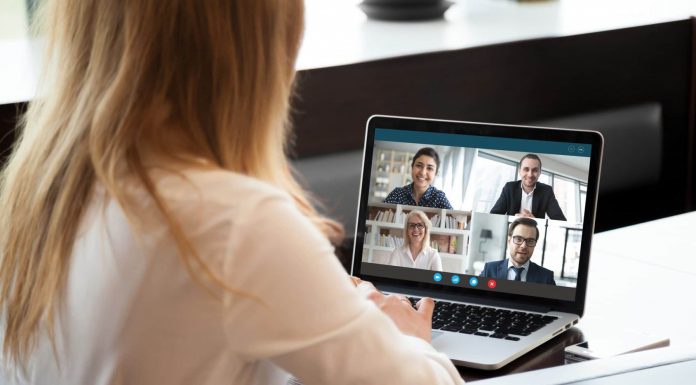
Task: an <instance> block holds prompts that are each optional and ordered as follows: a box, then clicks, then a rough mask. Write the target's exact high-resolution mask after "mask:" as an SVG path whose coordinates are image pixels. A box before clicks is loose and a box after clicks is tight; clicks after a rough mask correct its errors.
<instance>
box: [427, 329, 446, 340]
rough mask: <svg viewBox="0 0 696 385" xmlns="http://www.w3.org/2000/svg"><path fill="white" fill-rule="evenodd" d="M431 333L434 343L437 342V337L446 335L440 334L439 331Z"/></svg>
mask: <svg viewBox="0 0 696 385" xmlns="http://www.w3.org/2000/svg"><path fill="white" fill-rule="evenodd" d="M430 333H431V338H432V341H435V338H437V337H439V336H441V335H443V334H445V333H444V332H439V331H437V330H433V331H431V332H430Z"/></svg>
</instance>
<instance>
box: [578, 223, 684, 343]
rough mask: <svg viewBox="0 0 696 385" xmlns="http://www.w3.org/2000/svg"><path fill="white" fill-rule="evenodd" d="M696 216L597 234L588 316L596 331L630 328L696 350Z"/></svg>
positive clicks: (589, 329) (586, 328)
mask: <svg viewBox="0 0 696 385" xmlns="http://www.w3.org/2000/svg"><path fill="white" fill-rule="evenodd" d="M694 229H696V212H691V213H687V214H682V215H678V216H674V217H669V218H664V219H660V220H656V221H652V222H647V223H642V224H638V225H634V226H629V227H625V228H621V229H617V230H612V231H607V232H604V233H600V234H597V235H596V236H595V237H594V241H593V245H592V256H591V258H590V275H589V282H588V291H587V302H586V307H585V316H584V317H583V318H582V319H581V321H580V323H579V324H578V326H579V327H580V329H582V331H583V334H587V336H588V339H589V340H590V341H591V338H592V335H593V333H600V332H603V331H606V330H617V332H620V331H621V330H624V329H626V328H634V329H637V330H643V331H648V332H652V333H659V334H662V335H666V336H668V337H670V338H671V342H672V346H675V347H679V346H686V345H694V346H696V328H695V327H694V326H693V325H694V319H696V300H694V298H693V293H694V292H696V236H695V235H694V234H695V232H694Z"/></svg>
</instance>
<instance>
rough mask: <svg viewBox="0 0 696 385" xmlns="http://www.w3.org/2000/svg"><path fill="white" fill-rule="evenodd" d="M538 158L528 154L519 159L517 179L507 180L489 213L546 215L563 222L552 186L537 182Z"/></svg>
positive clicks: (563, 217)
mask: <svg viewBox="0 0 696 385" xmlns="http://www.w3.org/2000/svg"><path fill="white" fill-rule="evenodd" d="M539 175H541V159H540V158H539V156H537V155H535V154H527V155H525V156H524V157H522V160H520V180H518V181H514V182H508V183H506V184H505V186H504V187H503V191H502V192H501V193H500V197H499V198H498V200H497V201H496V202H495V204H494V205H493V208H492V209H491V214H507V215H517V216H522V217H527V218H545V217H546V215H547V214H548V216H549V218H551V219H557V220H561V221H565V220H566V217H565V215H563V211H562V210H561V207H560V206H559V205H558V201H557V200H556V195H555V194H554V193H553V188H552V187H551V186H549V185H547V184H544V183H541V182H538V180H539Z"/></svg>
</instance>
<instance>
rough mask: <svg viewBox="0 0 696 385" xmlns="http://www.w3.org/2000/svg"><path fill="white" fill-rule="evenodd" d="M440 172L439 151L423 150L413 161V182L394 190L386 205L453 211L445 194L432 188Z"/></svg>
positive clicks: (385, 200)
mask: <svg viewBox="0 0 696 385" xmlns="http://www.w3.org/2000/svg"><path fill="white" fill-rule="evenodd" d="M438 171H440V156H439V155H438V154H437V151H435V150H434V149H433V148H430V147H423V148H421V149H420V150H418V151H417V152H416V155H414V156H413V161H411V177H412V179H413V182H412V183H411V184H407V185H406V186H404V187H397V188H395V189H394V190H392V191H391V192H390V193H389V195H387V197H386V198H385V199H384V203H396V204H402V205H411V206H421V207H436V208H439V209H452V205H451V204H450V202H449V201H448V200H447V196H445V193H444V192H443V191H440V190H438V189H436V188H435V187H433V186H432V183H433V181H434V180H435V176H437V173H438Z"/></svg>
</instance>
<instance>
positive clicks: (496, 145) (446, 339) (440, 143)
mask: <svg viewBox="0 0 696 385" xmlns="http://www.w3.org/2000/svg"><path fill="white" fill-rule="evenodd" d="M602 148H603V138H602V136H601V134H599V133H598V132H594V131H584V130H568V129H559V128H541V127H527V126H516V125H504V124H490V123H477V122H460V121H448V120H435V119H422V118H411V117H397V116H381V115H375V116H372V117H370V119H369V120H368V122H367V130H366V135H365V150H364V158H363V166H362V177H361V189H360V195H359V205H358V220H357V223H356V234H355V243H354V253H353V260H352V274H353V275H355V276H357V277H359V278H361V279H363V280H368V281H370V282H372V283H373V284H374V285H375V286H376V287H377V288H378V289H380V290H381V291H383V292H387V293H398V294H403V295H406V296H408V297H409V298H412V301H413V302H414V303H415V302H416V301H417V300H418V298H421V297H425V296H427V297H431V298H433V299H435V301H436V305H435V312H434V314H433V331H432V337H433V339H432V344H433V346H434V347H435V348H436V349H437V350H438V351H440V352H443V353H445V354H446V355H447V356H448V357H450V359H451V360H452V361H453V362H454V363H455V364H457V365H461V366H467V367H473V368H479V369H487V370H492V369H498V368H501V367H503V366H505V365H506V364H508V363H510V362H512V361H513V360H514V359H516V358H518V357H520V356H522V355H523V354H525V353H526V352H529V351H530V350H532V349H534V348H535V347H537V346H539V345H541V344H542V343H544V342H546V341H548V340H550V339H552V338H553V337H555V336H557V335H559V334H561V333H563V332H564V331H565V330H567V329H569V328H571V327H572V326H573V325H574V324H576V323H577V322H578V320H579V319H580V317H581V316H582V314H583V311H584V307H585V291H586V287H587V279H588V276H587V275H588V266H589V259H590V244H591V241H592V234H593V229H594V220H595V209H596V206H597V191H598V185H599V176H600V165H601V159H602ZM436 158H437V159H436ZM414 181H415V182H414ZM525 188H526V190H532V189H533V190H532V191H533V192H532V193H531V194H529V192H528V191H526V190H525ZM523 193H524V194H523ZM530 221H531V222H530ZM425 222H428V223H427V224H426V223H425ZM426 233H427V236H426ZM412 248H413V250H415V251H414V252H411V250H412ZM419 248H420V249H419ZM418 250H421V252H420V253H418V254H417V255H416V256H415V257H414V256H413V254H415V253H416V252H417V251H418Z"/></svg>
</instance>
